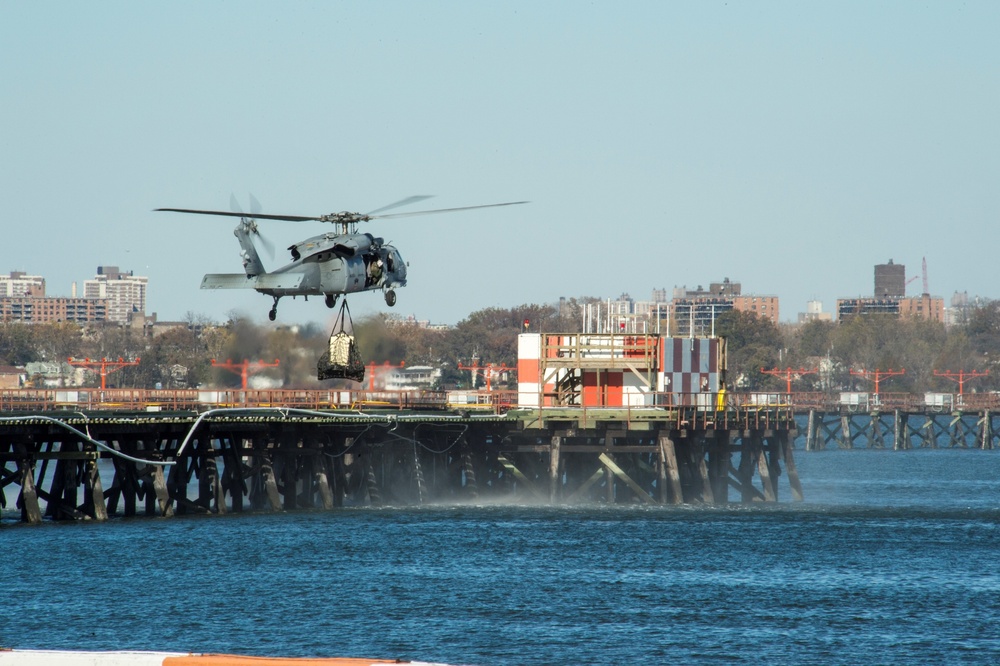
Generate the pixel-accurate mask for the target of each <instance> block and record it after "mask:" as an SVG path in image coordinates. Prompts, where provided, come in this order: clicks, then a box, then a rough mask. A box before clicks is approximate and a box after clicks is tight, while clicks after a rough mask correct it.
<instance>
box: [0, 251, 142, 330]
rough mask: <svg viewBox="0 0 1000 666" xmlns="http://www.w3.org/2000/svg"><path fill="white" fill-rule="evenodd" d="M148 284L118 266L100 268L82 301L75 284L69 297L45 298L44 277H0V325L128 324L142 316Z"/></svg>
mask: <svg viewBox="0 0 1000 666" xmlns="http://www.w3.org/2000/svg"><path fill="white" fill-rule="evenodd" d="M148 281H149V278H145V277H139V276H136V275H133V274H132V272H131V271H129V272H128V273H124V272H122V271H120V270H118V267H117V266H99V267H98V268H97V276H96V277H95V278H94V279H93V280H87V281H85V282H84V293H83V297H82V298H79V297H77V294H76V283H74V284H73V295H72V296H70V297H65V296H46V294H45V278H44V277H42V276H40V275H28V274H26V273H24V272H20V271H13V272H11V273H10V274H9V275H0V321H13V322H21V323H26V324H47V323H56V322H63V321H67V322H74V323H77V324H87V323H100V322H114V323H116V324H122V325H125V324H129V323H131V321H132V319H133V318H134V317H135V315H136V314H138V315H142V316H144V315H145V311H146V286H147V283H148Z"/></svg>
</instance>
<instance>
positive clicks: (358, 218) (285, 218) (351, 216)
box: [153, 197, 530, 224]
mask: <svg viewBox="0 0 1000 666" xmlns="http://www.w3.org/2000/svg"><path fill="white" fill-rule="evenodd" d="M420 198H426V197H408V198H407V199H403V200H401V201H398V202H396V203H394V204H391V205H389V206H386V207H385V208H381V209H379V210H386V209H387V208H395V207H396V206H402V205H403V204H404V203H407V202H410V203H412V202H413V201H419V200H420ZM526 203H530V202H528V201H506V202H504V203H495V204H483V205H481V206H460V207H458V208H436V209H434V210H418V211H413V212H411V213H389V214H388V215H372V214H371V213H368V214H362V213H349V212H343V213H331V214H329V215H268V214H265V213H256V214H254V215H252V217H253V218H254V219H257V220H280V221H282V222H310V221H317V222H338V223H348V224H353V223H356V222H367V221H369V220H376V219H380V220H387V219H391V218H396V217H411V216H415V215H434V214H436V213H455V212H458V211H462V210H475V209H476V208H497V207H499V206H517V205H519V204H526ZM153 210H154V211H168V212H171V213H194V214H198V215H223V216H225V217H248V216H247V215H246V213H228V212H225V211H221V210H196V209H193V208H155V209H153Z"/></svg>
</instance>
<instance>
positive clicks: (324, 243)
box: [155, 196, 527, 321]
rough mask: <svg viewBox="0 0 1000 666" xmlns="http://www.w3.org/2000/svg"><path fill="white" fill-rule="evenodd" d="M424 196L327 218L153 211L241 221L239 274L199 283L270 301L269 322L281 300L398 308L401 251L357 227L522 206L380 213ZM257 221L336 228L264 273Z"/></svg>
mask: <svg viewBox="0 0 1000 666" xmlns="http://www.w3.org/2000/svg"><path fill="white" fill-rule="evenodd" d="M429 198H430V197H428V196H411V197H407V198H405V199H401V200H400V201H397V202H395V203H392V204H389V205H388V206H383V207H381V208H377V209H375V210H373V211H371V212H369V213H350V212H346V211H344V212H340V213H330V214H328V215H318V216H308V215H305V216H303V215H270V214H262V213H260V212H257V210H255V212H253V213H251V214H249V215H248V214H246V213H243V212H242V211H240V210H239V206H238V204H237V203H236V198H235V197H232V198H231V204H232V207H233V208H234V211H233V212H226V211H218V210H193V209H189V208H157V209H155V210H156V211H168V212H174V213H195V214H199V215H225V216H228V217H238V218H240V221H239V224H237V225H236V229H235V231H234V232H233V233H234V234H235V235H236V238H237V239H239V243H240V248H241V249H240V256H241V257H242V259H243V273H209V274H207V275H205V277H204V278H202V280H201V288H202V289H255V290H257V291H258V292H260V293H262V294H266V295H268V296H271V297H272V298H273V299H274V305H273V306H272V307H271V310H270V311H269V312H268V313H267V316H268V318H269V319H270V320H271V321H274V319H275V318H276V317H277V316H278V301H279V300H280V299H281V298H282V297H283V296H292V297H295V296H305V297H306V298H307V299H308V297H309V296H324V297H325V298H326V306H327V307H328V308H332V307H334V306H335V305H336V304H337V299H338V298H339V297H340V295H341V294H352V293H354V292H360V291H375V290H381V291H382V293H383V296H384V298H385V303H386V305H388V306H390V307H392V306H393V305H395V304H396V291H395V290H396V289H397V288H399V287H403V286H406V262H404V261H403V257H402V256H401V255H400V254H399V251H398V250H397V249H396V248H395V247H393V246H392V245H388V244H386V243H385V241H383V240H382V239H381V238H378V237H376V236H373V235H371V234H369V233H358V232H357V225H358V223H359V222H371V221H372V220H376V219H383V220H384V219H389V218H394V217H407V216H412V215H431V214H435V213H453V212H457V211H463V210H473V209H475V208H495V207H497V206H513V205H517V204H523V203H527V202H526V201H509V202H506V203H497V204H486V205H481V206H462V207H459V208H439V209H436V210H421V211H415V212H410V213H391V214H388V215H386V214H382V213H383V211H387V210H391V209H393V208H398V207H400V206H406V205H409V204H413V203H416V202H418V201H423V200H424V199H429ZM251 206H252V207H253V208H254V209H258V210H259V206H260V205H259V204H258V203H257V201H256V200H255V199H254V198H253V197H251ZM257 220H280V221H284V222H329V223H331V224H334V225H338V227H339V228H338V229H337V230H336V231H335V232H331V233H325V234H321V235H319V236H313V237H312V238H308V239H306V240H304V241H301V242H298V243H295V244H293V245H290V246H289V247H288V250H289V251H290V252H291V257H292V261H291V263H289V264H286V265H285V266H282V267H281V268H277V269H275V270H273V271H268V270H266V269H265V268H264V264H263V262H261V260H260V256H259V255H258V254H257V248H256V246H255V245H254V237H257V238H258V239H259V240H260V241H261V243H262V244H263V245H264V247H265V249H268V250H269V251H270V252H272V254H273V245H271V244H270V243H269V242H268V241H267V240H266V239H265V238H264V237H263V236H262V235H261V233H260V230H259V229H258V226H257Z"/></svg>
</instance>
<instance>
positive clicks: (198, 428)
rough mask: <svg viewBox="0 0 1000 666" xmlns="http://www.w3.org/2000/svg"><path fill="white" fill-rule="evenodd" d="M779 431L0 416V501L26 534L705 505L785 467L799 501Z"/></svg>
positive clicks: (770, 491)
mask: <svg viewBox="0 0 1000 666" xmlns="http://www.w3.org/2000/svg"><path fill="white" fill-rule="evenodd" d="M269 404H273V403H269ZM794 427H795V422H794V419H793V418H792V413H791V412H790V411H789V410H788V409H786V408H782V407H767V408H760V407H756V406H755V407H753V408H752V409H732V410H723V411H704V410H702V409H698V408H695V407H669V408H666V407H665V408H648V407H643V408H589V409H572V408H535V409H529V410H516V409H515V410H509V411H507V412H506V413H504V414H498V413H495V412H494V411H493V410H486V411H485V412H482V411H476V410H474V409H459V410H445V409H403V408H399V407H397V408H394V409H378V408H371V407H369V408H366V409H304V408H299V407H275V406H258V405H254V406H239V407H212V408H209V409H202V410H183V409H182V410H170V411H167V410H164V409H163V408H162V406H161V407H159V408H158V410H156V411H136V410H127V409H120V408H117V407H112V408H111V409H107V408H106V409H75V410H69V409H26V410H11V411H7V412H5V413H4V414H3V415H0V465H2V467H0V491H4V492H3V494H2V495H0V498H2V499H4V500H5V501H6V500H7V499H10V500H12V501H13V502H14V505H13V506H11V507H7V514H8V515H10V514H14V515H16V516H17V518H18V519H19V520H21V521H23V522H28V523H38V522H41V521H42V520H44V519H46V518H48V519H52V520H106V519H108V518H109V517H111V516H137V515H148V516H161V517H163V516H173V515H179V514H192V513H205V514H219V513H227V512H241V511H280V510H294V509H335V508H337V507H342V506H351V505H393V506H399V505H416V504H429V503H435V502H456V501H460V502H470V503H476V502H482V501H490V502H497V501H501V502H516V503H522V502H523V503H570V502H600V503H648V504H681V503H709V504H713V503H714V504H720V503H727V502H729V501H730V500H731V499H735V500H736V501H742V502H752V501H777V500H778V482H777V480H778V477H779V476H780V475H781V474H782V467H784V468H785V472H786V474H787V476H788V483H789V488H790V490H791V494H792V496H793V498H794V499H801V497H802V490H801V486H800V485H799V482H798V478H797V475H796V474H795V468H794V461H793V459H792V451H791V446H790V441H791V437H792V436H793V433H794ZM736 454H738V455H736ZM731 488H732V489H734V491H735V496H733V497H732V498H731V494H730V489H731ZM12 509H13V510H15V511H12Z"/></svg>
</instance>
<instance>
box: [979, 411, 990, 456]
mask: <svg viewBox="0 0 1000 666" xmlns="http://www.w3.org/2000/svg"><path fill="white" fill-rule="evenodd" d="M979 448H981V449H992V448H993V423H992V416H991V415H990V410H988V409H987V410H986V411H984V412H983V424H982V429H981V431H980V437H979Z"/></svg>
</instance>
